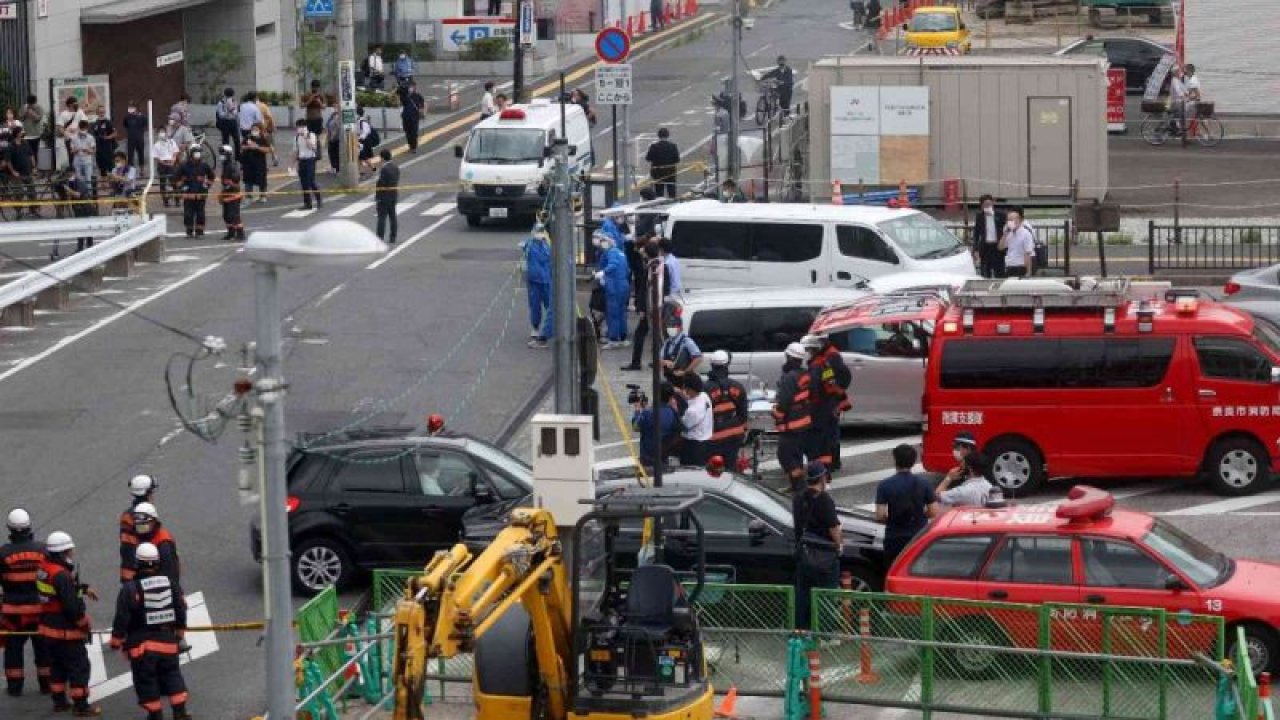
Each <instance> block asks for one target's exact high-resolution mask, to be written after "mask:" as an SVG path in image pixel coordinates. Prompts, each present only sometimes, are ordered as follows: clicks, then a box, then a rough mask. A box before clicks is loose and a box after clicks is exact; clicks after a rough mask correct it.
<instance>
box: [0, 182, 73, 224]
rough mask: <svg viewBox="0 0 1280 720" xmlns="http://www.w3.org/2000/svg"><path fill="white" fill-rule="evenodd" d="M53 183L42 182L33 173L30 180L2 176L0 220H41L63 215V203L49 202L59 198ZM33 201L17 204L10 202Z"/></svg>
mask: <svg viewBox="0 0 1280 720" xmlns="http://www.w3.org/2000/svg"><path fill="white" fill-rule="evenodd" d="M51 187H52V186H51V185H50V184H49V183H47V182H40V181H38V180H37V179H36V177H35V176H34V175H33V176H32V177H31V178H30V180H29V181H24V180H22V179H20V178H15V177H12V176H4V177H0V220H3V221H6V222H8V221H10V220H22V219H23V218H30V219H32V220H40V219H42V218H46V217H59V218H60V217H62V216H63V212H64V210H65V208H64V207H63V206H62V205H58V204H54V203H49V202H47V201H49V200H57V198H56V197H54V196H53V193H52V190H51ZM25 202H29V203H32V204H31V205H16V204H10V203H25Z"/></svg>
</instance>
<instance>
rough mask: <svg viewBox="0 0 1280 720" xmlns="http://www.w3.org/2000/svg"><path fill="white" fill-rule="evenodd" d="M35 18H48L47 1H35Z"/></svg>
mask: <svg viewBox="0 0 1280 720" xmlns="http://www.w3.org/2000/svg"><path fill="white" fill-rule="evenodd" d="M36 17H38V18H47V17H49V0H36Z"/></svg>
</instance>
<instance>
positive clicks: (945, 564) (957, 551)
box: [911, 535, 992, 580]
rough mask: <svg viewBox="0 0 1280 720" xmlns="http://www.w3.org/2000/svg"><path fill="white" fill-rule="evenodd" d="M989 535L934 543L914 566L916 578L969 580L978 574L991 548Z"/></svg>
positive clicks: (913, 570)
mask: <svg viewBox="0 0 1280 720" xmlns="http://www.w3.org/2000/svg"><path fill="white" fill-rule="evenodd" d="M991 540H992V538H991V536H990V535H961V536H956V537H946V538H940V539H938V540H934V541H933V543H932V544H931V545H929V547H927V548H925V550H924V552H922V553H920V556H919V557H917V558H916V559H915V562H913V563H911V574H912V575H913V576H915V577H930V578H951V579H956V580H962V579H970V578H973V577H974V576H976V575H977V574H978V568H979V567H980V566H981V565H982V560H983V558H985V557H986V556H987V549H988V548H990V547H991Z"/></svg>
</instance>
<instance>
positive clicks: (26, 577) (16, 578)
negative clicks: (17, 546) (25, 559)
mask: <svg viewBox="0 0 1280 720" xmlns="http://www.w3.org/2000/svg"><path fill="white" fill-rule="evenodd" d="M0 580H7V581H8V582H15V583H18V582H35V581H36V571H35V570H10V571H9V572H7V573H0Z"/></svg>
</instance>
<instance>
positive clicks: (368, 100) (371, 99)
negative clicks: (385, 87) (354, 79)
mask: <svg viewBox="0 0 1280 720" xmlns="http://www.w3.org/2000/svg"><path fill="white" fill-rule="evenodd" d="M356 104H357V105H359V106H360V107H367V108H375V107H400V102H399V101H398V100H397V99H396V96H395V95H393V94H392V93H385V92H378V91H376V90H357V91H356Z"/></svg>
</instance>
